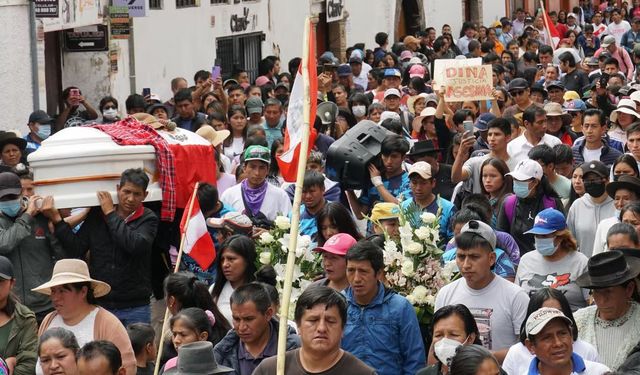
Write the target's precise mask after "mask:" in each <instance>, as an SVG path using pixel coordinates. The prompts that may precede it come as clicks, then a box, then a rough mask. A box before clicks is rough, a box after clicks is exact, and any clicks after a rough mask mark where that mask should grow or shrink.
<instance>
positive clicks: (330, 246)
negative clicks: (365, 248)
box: [313, 233, 358, 256]
mask: <svg viewBox="0 0 640 375" xmlns="http://www.w3.org/2000/svg"><path fill="white" fill-rule="evenodd" d="M357 242H358V241H356V239H355V238H353V237H351V235H349V234H348V233H338V234H334V235H333V236H331V237H329V239H328V240H327V241H326V242H325V243H324V245H322V246H320V247H316V248H315V249H313V251H316V252H319V253H320V252H323V251H325V252H327V253H331V254H335V255H340V256H345V255H347V251H349V249H350V248H351V247H353V245H355V244H356V243H357Z"/></svg>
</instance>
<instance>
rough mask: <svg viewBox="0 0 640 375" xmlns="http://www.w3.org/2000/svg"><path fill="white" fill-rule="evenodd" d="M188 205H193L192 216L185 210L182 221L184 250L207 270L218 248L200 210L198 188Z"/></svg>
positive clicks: (181, 229)
mask: <svg viewBox="0 0 640 375" xmlns="http://www.w3.org/2000/svg"><path fill="white" fill-rule="evenodd" d="M196 187H197V186H196ZM192 202H193V203H192ZM187 207H192V209H191V212H190V213H191V216H189V213H188V212H185V213H184V215H182V221H181V222H180V234H181V235H182V237H183V238H184V249H183V252H184V253H185V254H189V256H190V257H191V258H193V260H195V261H196V263H198V265H199V266H200V267H201V268H202V269H203V270H206V269H207V268H209V267H210V266H211V264H212V263H213V261H214V260H215V259H216V249H215V247H214V245H213V240H212V239H211V236H210V235H209V232H208V231H207V223H206V222H205V220H204V215H203V214H202V211H201V210H200V202H198V190H197V189H194V190H193V194H192V195H191V199H190V200H189V204H188V206H187Z"/></svg>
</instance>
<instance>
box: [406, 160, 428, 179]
mask: <svg viewBox="0 0 640 375" xmlns="http://www.w3.org/2000/svg"><path fill="white" fill-rule="evenodd" d="M414 173H417V174H419V175H420V177H422V178H424V179H425V180H428V179H430V178H431V177H432V176H431V164H429V163H427V162H426V161H419V162H416V163H413V164H412V165H411V166H410V167H409V177H411V175H412V174H414Z"/></svg>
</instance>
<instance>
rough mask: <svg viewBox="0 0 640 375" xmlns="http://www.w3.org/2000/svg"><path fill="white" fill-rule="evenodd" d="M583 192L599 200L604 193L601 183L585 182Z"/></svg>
mask: <svg viewBox="0 0 640 375" xmlns="http://www.w3.org/2000/svg"><path fill="white" fill-rule="evenodd" d="M584 191H585V192H586V193H587V194H589V195H590V196H592V197H594V198H599V197H601V196H602V194H604V193H605V187H604V183H603V182H585V183H584Z"/></svg>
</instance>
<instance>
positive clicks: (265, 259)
mask: <svg viewBox="0 0 640 375" xmlns="http://www.w3.org/2000/svg"><path fill="white" fill-rule="evenodd" d="M260 263H262V264H270V263H271V252H269V251H265V252H262V253H260Z"/></svg>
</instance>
